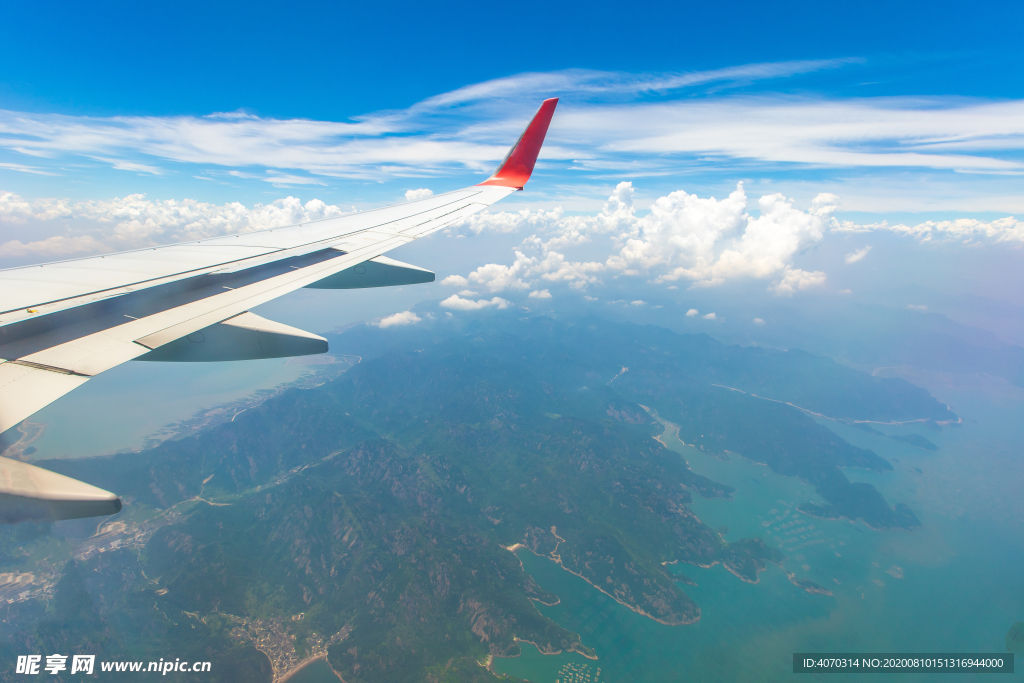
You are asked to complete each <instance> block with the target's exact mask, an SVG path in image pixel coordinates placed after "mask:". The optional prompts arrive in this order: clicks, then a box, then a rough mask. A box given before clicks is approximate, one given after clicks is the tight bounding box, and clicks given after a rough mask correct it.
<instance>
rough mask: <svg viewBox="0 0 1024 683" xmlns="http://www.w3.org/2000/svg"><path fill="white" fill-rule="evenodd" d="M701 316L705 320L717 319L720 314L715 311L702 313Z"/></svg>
mask: <svg viewBox="0 0 1024 683" xmlns="http://www.w3.org/2000/svg"><path fill="white" fill-rule="evenodd" d="M701 317H702V318H704V319H705V320H717V319H718V316H717V315H715V314H714V313H707V314H705V315H702V316H701Z"/></svg>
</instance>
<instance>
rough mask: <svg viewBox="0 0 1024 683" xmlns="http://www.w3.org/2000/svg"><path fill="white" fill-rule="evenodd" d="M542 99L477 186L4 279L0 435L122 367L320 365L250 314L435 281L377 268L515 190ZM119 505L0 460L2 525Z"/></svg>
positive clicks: (286, 332)
mask: <svg viewBox="0 0 1024 683" xmlns="http://www.w3.org/2000/svg"><path fill="white" fill-rule="evenodd" d="M557 102H558V100H557V98H553V99H549V100H545V101H544V103H543V104H541V107H540V109H539V110H538V111H537V113H536V114H535V115H534V117H533V119H532V120H531V121H530V123H529V125H528V126H527V127H526V130H525V131H524V132H523V134H522V135H521V136H520V138H519V140H518V141H517V142H516V144H515V145H513V147H512V149H511V150H510V151H509V153H508V155H507V156H506V157H505V159H504V160H503V161H502V163H501V165H500V166H499V167H498V170H497V171H495V173H494V174H493V175H492V176H491V177H490V178H488V179H487V180H485V181H483V182H482V183H480V184H478V185H474V186H473V187H468V188H465V189H462V190H456V191H454V192H448V193H445V194H441V195H436V196H433V197H429V198H427V199H423V200H419V201H414V202H407V203H404V204H399V205H396V206H391V207H387V208H384V209H377V210H375V211H367V212H364V213H358V214H352V215H348V216H342V217H339V218H331V219H326V220H321V221H314V222H310V223H304V224H300V225H295V226H290V227H286V228H275V229H273V230H264V231H261V232H253V233H246V234H239V235H230V236H227V237H220V238H215V239H209V240H199V241H195V242H186V243H182V244H175V245H169V246H166V247H157V248H152V249H143V250H136V251H130V252H122V253H118V254H109V255H104V256H97V257H91V258H85V259H76V260H72V261H63V262H58V263H49V264H43V265H39V266H30V267H25V268H13V269H9V270H2V271H0V432H4V431H7V430H9V429H11V428H12V427H14V426H16V425H18V424H19V423H21V421H23V420H24V419H26V418H28V417H29V416H31V415H32V414H33V413H35V412H36V411H37V410H39V409H41V408H43V407H44V406H46V405H48V404H49V403H52V402H53V401H55V400H57V399H58V398H60V397H61V396H63V395H64V394H66V393H68V392H69V391H72V390H73V389H75V388H77V387H79V386H81V385H82V384H84V383H85V382H87V381H88V380H89V379H90V378H91V377H95V376H96V375H98V374H100V373H101V372H104V371H106V370H109V369H110V368H113V367H115V366H117V365H120V364H121V363H124V362H126V361H129V360H162V361H213V360H242V359H250V358H272V357H282V356H289V355H304V354H309V353H323V352H324V351H326V350H327V349H326V340H324V339H322V338H321V337H318V336H317V335H313V334H310V333H308V332H304V331H303V330H298V329H296V328H292V327H288V326H286V325H281V324H280V323H275V322H273V321H269V320H265V319H263V318H260V317H259V316H256V315H254V314H252V313H249V309H251V308H254V307H256V306H258V305H259V304H262V303H265V302H267V301H270V300H272V299H275V298H277V297H280V296H282V295H284V294H287V293H289V292H292V291H295V290H296V289H299V288H302V287H314V288H324V289H349V288H362V287H382V286H391V285H399V284H411V283H417V282H432V281H433V280H434V274H433V273H431V272H430V271H429V270H425V269H423V268H419V267H417V266H412V265H409V264H405V263H401V262H399V261H394V260H393V259H388V258H387V257H385V256H383V254H384V253H386V252H387V251H390V250H391V249H394V248H395V247H398V246H401V245H403V244H407V243H409V242H411V241H413V240H416V239H419V238H420V237H425V236H427V235H430V234H432V233H434V232H436V231H438V230H441V229H443V228H445V227H447V226H449V225H451V224H453V223H455V222H457V221H460V220H462V219H464V218H466V217H467V216H470V215H472V214H474V213H476V212H477V211H481V210H483V209H484V208H486V207H488V206H490V205H491V204H494V203H495V202H497V201H499V200H501V199H503V198H504V197H506V196H508V195H509V194H510V193H512V192H515V191H517V190H521V189H523V187H524V186H525V184H526V181H527V180H529V178H530V175H531V174H532V172H533V168H534V165H535V163H536V161H537V155H538V154H539V152H540V149H541V145H542V144H543V142H544V137H545V135H546V133H547V129H548V126H549V124H550V122H551V117H552V114H553V113H554V110H555V106H556V104H557ZM120 509H121V502H120V500H119V498H118V497H117V496H116V495H115V494H113V493H109V492H107V491H103V490H101V489H97V488H95V487H93V486H90V485H88V484H85V483H82V482H79V481H76V480H74V479H70V478H68V477H64V476H63V475H58V474H56V473H53V472H49V471H47V470H43V469H41V468H38V467H35V466H34V465H29V464H28V463H24V462H20V461H17V460H11V459H9V458H3V457H0V522H8V523H10V522H17V521H22V520H30V519H34V520H44V519H45V520H55V519H70V518H76V517H90V516H95V515H106V514H113V513H115V512H117V511H119V510H120Z"/></svg>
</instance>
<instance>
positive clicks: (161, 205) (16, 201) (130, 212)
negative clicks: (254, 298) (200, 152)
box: [0, 192, 353, 258]
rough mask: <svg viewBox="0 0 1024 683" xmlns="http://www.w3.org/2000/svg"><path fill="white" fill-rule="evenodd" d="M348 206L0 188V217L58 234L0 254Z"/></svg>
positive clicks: (155, 237) (127, 244) (127, 240)
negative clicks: (47, 194) (40, 193)
mask: <svg viewBox="0 0 1024 683" xmlns="http://www.w3.org/2000/svg"><path fill="white" fill-rule="evenodd" d="M352 211H353V210H346V209H344V208H342V207H339V206H333V205H329V204H325V203H324V202H322V201H320V200H319V199H313V200H310V201H308V202H306V203H305V204H303V203H302V202H301V201H300V200H298V199H296V198H295V197H286V198H284V199H277V200H274V201H273V202H271V203H269V204H256V205H254V206H253V207H252V208H248V207H246V206H244V205H243V204H240V203H238V202H231V203H228V204H211V203H207V202H198V201H195V200H192V199H184V200H174V199H168V200H156V201H154V200H149V199H146V196H145V195H143V194H133V195H128V196H126V197H120V198H115V199H111V200H89V201H79V202H73V201H71V200H68V199H36V200H28V199H24V198H22V197H20V196H18V195H16V194H14V193H12V192H0V222H4V223H10V224H18V225H25V226H28V227H31V228H32V231H33V232H36V233H45V232H47V231H50V232H54V231H59V232H61V233H62V234H59V235H53V236H50V237H46V238H43V239H40V240H36V241H32V242H28V243H24V242H21V241H19V240H9V241H7V242H4V243H3V244H0V258H19V257H23V256H33V257H40V258H46V257H58V256H68V255H73V254H85V253H101V252H109V251H117V250H123V249H135V248H139V247H150V246H157V245H160V244H167V243H171V242H181V241H187V240H195V239H204V238H208V237H216V236H218V235H229V234H234V233H244V232H251V231H254V230H264V229H267V228H275V227H281V226H286V225H294V224H296V223H303V222H306V221H313V220H319V219H322V218H333V217H335V216H342V215H345V214H347V213H352Z"/></svg>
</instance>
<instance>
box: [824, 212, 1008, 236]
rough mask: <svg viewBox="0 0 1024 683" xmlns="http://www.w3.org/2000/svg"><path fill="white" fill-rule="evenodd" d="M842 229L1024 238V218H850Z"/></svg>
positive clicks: (906, 233) (910, 234)
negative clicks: (860, 221) (861, 221)
mask: <svg viewBox="0 0 1024 683" xmlns="http://www.w3.org/2000/svg"><path fill="white" fill-rule="evenodd" d="M834 229H835V230H837V231H841V232H872V231H889V232H895V233H898V234H901V235H909V236H911V237H915V238H917V239H919V240H921V241H922V242H928V241H932V240H942V239H948V240H955V241H962V242H973V241H975V240H987V241H991V242H1024V221H1020V220H1017V219H1016V218H1014V217H1013V216H1007V217H1005V218H999V219H997V220H994V221H979V220H977V219H974V218H958V219H956V220H952V221H925V222H924V223H918V224H917V225H913V226H911V225H903V224H902V223H900V224H897V225H889V224H888V223H887V222H886V221H882V222H881V223H872V224H869V225H857V224H855V223H851V222H849V221H844V222H842V223H839V224H837V225H836V226H835V228H834Z"/></svg>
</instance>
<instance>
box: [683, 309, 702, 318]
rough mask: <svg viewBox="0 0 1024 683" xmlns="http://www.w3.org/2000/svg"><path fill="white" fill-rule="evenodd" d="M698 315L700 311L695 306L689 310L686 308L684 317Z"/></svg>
mask: <svg viewBox="0 0 1024 683" xmlns="http://www.w3.org/2000/svg"><path fill="white" fill-rule="evenodd" d="M698 315H700V311H698V310H697V309H696V308H691V309H690V310H688V311H687V312H686V317H687V318H693V317H696V316H698Z"/></svg>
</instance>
